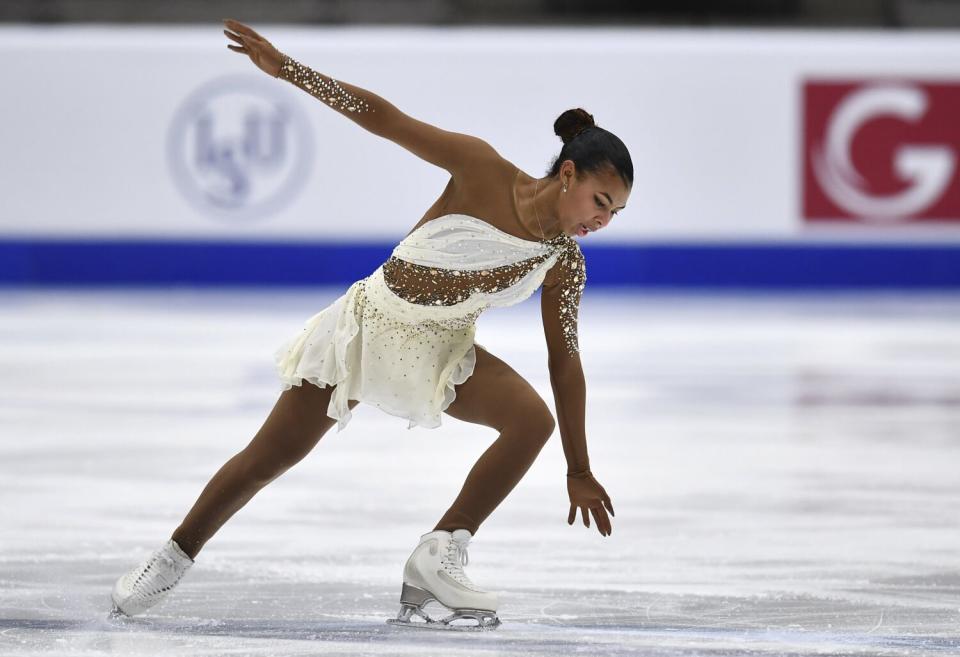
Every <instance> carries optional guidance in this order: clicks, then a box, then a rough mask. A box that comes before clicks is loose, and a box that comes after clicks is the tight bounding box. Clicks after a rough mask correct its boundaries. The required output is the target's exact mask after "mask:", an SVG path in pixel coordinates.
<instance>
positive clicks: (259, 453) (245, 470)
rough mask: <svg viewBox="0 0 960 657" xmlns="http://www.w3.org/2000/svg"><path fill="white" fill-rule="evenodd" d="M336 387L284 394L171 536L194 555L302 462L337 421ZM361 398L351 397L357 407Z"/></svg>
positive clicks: (303, 387)
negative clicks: (333, 412) (332, 409)
mask: <svg viewBox="0 0 960 657" xmlns="http://www.w3.org/2000/svg"><path fill="white" fill-rule="evenodd" d="M332 394H333V388H332V387H326V388H319V387H317V386H315V385H312V384H310V383H308V382H306V381H304V382H303V383H302V385H301V386H294V387H293V388H291V389H289V390H285V391H283V392H282V393H281V394H280V398H279V399H278V400H277V403H276V404H275V405H274V407H273V410H271V411H270V415H269V416H267V419H266V420H265V421H264V423H263V426H262V427H261V428H260V430H259V431H258V432H257V434H256V435H255V436H254V437H253V440H251V441H250V443H249V444H248V445H247V446H246V447H245V448H243V450H241V451H240V452H238V453H237V454H236V455H234V456H233V457H232V458H231V459H230V460H229V461H227V462H226V463H224V464H223V466H222V467H221V468H220V470H218V471H217V473H216V474H215V475H214V476H213V478H212V479H211V480H210V482H209V483H208V484H207V485H206V487H205V488H204V489H203V492H202V493H200V497H199V498H198V499H197V501H196V502H195V503H194V505H193V508H191V509H190V512H189V513H187V516H186V517H185V518H184V519H183V522H182V523H181V524H180V526H179V527H177V529H176V531H174V532H173V535H172V536H171V538H173V540H175V541H176V542H177V544H178V545H179V546H180V548H181V549H182V550H183V551H184V552H186V553H187V555H189V556H190V558H191V559H192V558H195V557H196V556H197V554H198V553H199V552H200V549H201V548H202V547H203V545H204V544H205V543H206V542H207V541H208V540H209V539H210V537H212V536H213V535H214V534H215V533H216V532H217V530H219V529H220V527H221V526H222V525H223V524H224V523H225V522H226V521H227V520H228V519H229V518H230V517H231V516H232V515H233V514H234V513H236V512H237V511H239V510H240V509H241V508H242V507H243V505H245V504H246V503H247V502H249V501H250V499H251V498H252V497H253V496H254V495H256V494H257V492H258V491H259V490H260V489H261V488H263V487H264V486H266V485H267V484H269V483H270V482H271V481H273V480H274V479H276V478H277V477H279V476H280V475H281V474H283V473H284V472H286V471H287V470H288V469H289V468H290V467H291V466H293V465H294V464H296V463H298V462H299V461H300V460H301V459H303V457H305V456H306V455H307V454H309V453H310V450H312V449H313V448H314V446H315V445H316V444H317V443H318V442H319V441H320V438H322V437H323V434H325V433H326V432H327V430H329V429H330V428H331V427H333V426H334V425H335V424H336V420H334V419H333V418H330V417H327V404H329V403H330V396H331V395H332ZM357 403H358V402H356V401H355V400H350V402H349V407H350V408H353V407H355V406H356V405H357Z"/></svg>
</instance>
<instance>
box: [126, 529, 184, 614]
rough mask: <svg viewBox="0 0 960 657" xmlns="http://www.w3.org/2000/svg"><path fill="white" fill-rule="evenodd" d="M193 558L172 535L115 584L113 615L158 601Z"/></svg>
mask: <svg viewBox="0 0 960 657" xmlns="http://www.w3.org/2000/svg"><path fill="white" fill-rule="evenodd" d="M192 565H193V559H191V558H190V557H188V556H187V555H186V553H185V552H184V551H183V550H181V549H180V546H179V545H177V544H176V542H175V541H174V540H173V539H170V540H168V541H167V542H166V544H164V546H163V547H162V548H160V549H159V550H157V551H156V552H154V553H153V554H151V555H150V556H149V557H148V558H147V560H146V561H144V562H143V563H142V564H140V565H139V566H137V567H136V568H134V569H133V570H131V571H130V572H128V573H127V574H126V575H123V576H122V577H120V579H118V580H117V583H116V584H114V585H113V593H112V594H111V596H110V597H111V598H112V599H113V611H111V612H110V616H111V617H112V618H122V617H124V616H133V615H134V614H139V613H142V612H144V611H146V610H147V609H149V608H150V607H152V606H153V605H155V604H157V603H158V602H160V601H161V600H163V598H164V597H165V596H166V595H167V593H169V592H170V590H171V589H172V588H173V587H174V586H176V585H177V583H178V582H179V581H180V579H181V578H182V577H183V574H184V573H185V572H187V569H189V568H190V566H192Z"/></svg>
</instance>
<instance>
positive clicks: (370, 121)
mask: <svg viewBox="0 0 960 657" xmlns="http://www.w3.org/2000/svg"><path fill="white" fill-rule="evenodd" d="M283 57H284V58H283V61H282V63H281V64H280V72H279V73H278V74H277V77H278V78H279V79H281V80H286V81H287V82H289V83H291V84H293V85H294V86H296V87H299V88H300V89H303V90H304V91H306V92H307V93H308V94H310V95H311V96H313V97H314V98H317V99H318V100H320V101H321V102H323V103H324V104H326V105H327V106H329V107H331V108H333V109H334V110H336V111H337V112H339V113H340V114H342V115H344V116H346V117H347V118H349V119H351V120H353V121H354V122H355V123H357V124H359V125H360V126H361V127H363V128H366V129H367V130H369V131H370V132H373V133H375V134H379V133H380V132H381V131H382V128H383V126H384V125H385V124H386V121H388V120H390V118H391V117H393V116H395V113H396V112H397V111H398V110H397V108H396V107H395V106H394V105H393V104H391V103H390V102H389V101H387V100H386V99H384V98H381V97H380V96H378V95H377V94H375V93H373V92H371V91H367V90H366V89H361V88H360V87H356V86H354V85H352V84H348V83H346V82H343V81H342V80H337V79H335V78H332V77H329V76H327V75H324V74H323V73H320V72H318V71H315V70H313V69H312V68H310V67H309V66H305V65H303V64H301V63H300V62H298V61H297V60H295V59H293V58H292V57H290V56H289V55H284V56H283Z"/></svg>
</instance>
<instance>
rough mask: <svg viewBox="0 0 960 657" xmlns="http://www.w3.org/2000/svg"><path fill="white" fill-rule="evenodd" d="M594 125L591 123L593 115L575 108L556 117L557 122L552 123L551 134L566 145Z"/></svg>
mask: <svg viewBox="0 0 960 657" xmlns="http://www.w3.org/2000/svg"><path fill="white" fill-rule="evenodd" d="M596 125H597V124H596V123H594V121H593V114H591V113H590V112H588V111H587V110H585V109H583V108H582V107H577V108H575V109H568V110H567V111H566V112H564V113H563V114H561V115H560V116H558V117H557V120H556V121H554V122H553V132H554V134H556V135H557V136H558V137H560V139H562V140H563V143H564V144H566V143H567V142H569V141H570V140H571V139H573V138H574V137H576V136H577V135H579V134H580V133H581V132H583V131H584V130H586V129H587V128H593V127H596Z"/></svg>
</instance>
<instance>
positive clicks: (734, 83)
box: [0, 24, 960, 242]
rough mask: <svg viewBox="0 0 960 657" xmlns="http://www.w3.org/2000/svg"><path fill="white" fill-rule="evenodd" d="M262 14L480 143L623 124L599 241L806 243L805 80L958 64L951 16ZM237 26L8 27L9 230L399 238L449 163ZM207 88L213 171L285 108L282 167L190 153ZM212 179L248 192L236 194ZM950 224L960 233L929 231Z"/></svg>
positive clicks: (332, 67)
mask: <svg viewBox="0 0 960 657" xmlns="http://www.w3.org/2000/svg"><path fill="white" fill-rule="evenodd" d="M254 27H255V28H256V29H258V30H259V31H261V33H262V34H264V36H266V37H267V38H269V39H270V40H271V41H272V42H273V43H274V44H275V45H276V46H277V47H278V48H280V49H281V50H282V51H284V52H286V53H288V54H290V55H291V56H293V57H295V58H297V59H298V60H300V61H302V62H303V63H305V64H307V65H309V66H311V67H313V68H315V69H317V70H319V71H321V72H323V73H326V74H329V75H331V76H334V77H336V78H338V79H343V80H345V81H347V82H350V83H352V84H356V85H358V86H360V87H363V88H366V89H368V90H370V91H373V92H374V93H377V94H379V95H381V96H383V97H384V98H386V99H387V100H389V101H391V102H393V103H394V104H395V105H397V106H398V107H399V108H400V109H402V110H404V111H405V112H407V113H408V114H410V115H412V116H414V117H416V118H418V119H421V120H423V121H427V122H430V123H434V124H436V125H438V126H440V127H442V128H445V129H449V130H454V131H459V132H466V133H471V134H475V135H477V136H480V137H482V138H484V139H486V140H487V141H489V142H490V143H491V144H493V145H494V146H495V147H496V148H497V149H498V150H499V151H500V152H501V153H502V154H503V155H504V156H505V157H507V158H508V159H510V160H511V161H513V162H515V163H516V164H518V166H520V167H521V168H523V169H524V170H525V171H527V172H528V173H530V174H532V175H543V173H545V170H546V167H547V165H548V164H549V161H550V159H551V158H552V157H553V156H554V155H555V154H557V153H558V152H559V149H560V146H561V144H560V140H559V139H558V138H557V137H555V136H554V135H553V131H552V122H553V120H554V119H555V118H556V116H557V115H559V113H560V112H562V111H563V110H565V109H568V108H570V107H576V106H582V107H584V108H585V109H587V110H588V111H590V112H592V113H593V114H594V116H595V117H596V120H597V122H598V123H599V125H601V126H603V127H606V128H609V129H610V130H611V131H613V132H614V133H615V134H617V135H618V136H619V137H620V138H621V139H623V140H624V142H625V143H626V144H627V145H628V147H629V148H630V149H631V152H632V155H633V160H634V166H635V170H636V180H635V184H634V189H633V194H632V196H631V199H630V202H629V203H628V208H627V210H626V211H625V212H623V213H622V215H621V216H620V217H619V218H618V221H617V223H618V226H617V231H616V232H615V234H609V235H604V234H602V233H601V234H598V235H597V236H595V237H594V238H592V239H593V240H599V241H601V242H602V241H604V240H614V241H617V242H623V241H636V242H641V241H645V240H651V239H668V240H675V241H683V240H692V241H697V240H701V241H704V240H706V241H723V240H744V239H751V240H765V239H772V240H791V239H795V238H799V237H801V236H803V237H804V238H805V239H809V238H810V237H811V236H810V234H806V235H801V233H802V230H801V226H800V220H799V218H798V215H799V200H798V194H799V189H800V183H799V171H798V169H799V166H800V165H799V155H798V148H799V147H798V143H797V142H798V131H799V117H798V113H799V106H798V95H799V93H800V85H801V83H802V81H803V79H805V78H807V77H810V76H813V77H819V78H824V77H831V76H841V77H849V76H853V77H857V76H877V75H906V76H919V77H921V78H923V79H937V78H952V77H954V76H956V74H957V66H956V64H957V62H958V61H960V40H958V39H957V38H956V35H955V34H954V33H937V32H924V33H913V34H904V33H898V34H891V33H882V34H881V33H871V32H832V33H821V34H814V33H805V32H789V31H776V32H761V31H746V30H711V31H696V30H650V29H613V28H585V29H577V30H572V29H554V28H549V29H536V30H529V29H522V28H503V27H496V28H469V29H459V28H449V27H443V28H428V27H399V28H396V27H389V28H339V27H310V28H292V27H287V26H283V27H281V26H270V25H255V26H254ZM227 42H228V40H227V39H226V37H225V36H224V35H223V34H222V32H221V26H220V25H219V24H211V25H207V26H190V27H129V28H114V27H110V28H106V27H102V26H71V27H61V26H48V27H3V28H0V53H2V54H3V57H4V61H6V62H7V65H6V66H4V67H3V68H2V70H0V84H2V88H3V89H4V97H5V99H6V102H5V104H4V110H3V119H2V121H0V143H3V144H4V150H5V157H4V158H3V161H2V164H0V179H2V180H3V199H4V200H3V205H2V209H0V237H16V236H29V237H37V238H43V237H71V236H77V237H103V238H117V237H119V238H124V237H148V238H149V237H152V236H156V237H165V238H178V239H183V238H186V239H193V238H196V239H218V240H222V239H231V240H234V239H236V240H253V241H256V240H277V239H287V238H289V239H300V238H309V239H314V240H331V241H337V240H350V239H357V240H370V241H380V240H383V239H387V238H389V239H395V238H398V237H400V236H402V235H403V234H405V233H406V232H407V231H408V230H409V229H410V227H412V226H413V225H414V223H416V221H417V220H418V219H419V218H420V217H421V216H422V214H423V212H424V211H425V210H426V208H428V207H429V206H430V205H431V204H432V202H433V201H434V199H435V198H436V197H437V196H438V195H439V193H440V192H441V191H442V189H443V187H444V185H445V183H446V181H447V177H448V176H447V173H446V172H445V171H443V170H441V169H438V168H436V167H433V166H432V165H430V164H429V163H426V162H424V161H422V160H419V159H418V158H416V157H415V156H413V155H412V154H410V153H408V152H407V151H405V150H403V149H402V148H400V147H399V146H396V145H395V144H392V143H391V142H389V141H387V140H384V139H381V138H379V137H376V136H374V135H372V134H370V133H368V132H366V131H364V130H363V129H362V128H360V127H359V126H357V125H354V124H352V123H351V122H350V121H349V119H347V118H345V117H343V116H340V115H339V114H337V113H336V112H334V111H332V110H330V109H329V108H327V107H325V106H324V105H323V104H322V103H320V102H319V101H317V100H315V99H314V98H312V97H310V96H308V95H307V94H305V93H304V92H302V91H300V90H299V89H296V88H295V87H293V86H292V85H289V84H288V83H286V82H283V81H279V80H274V79H272V78H270V77H269V76H267V75H266V74H264V73H262V72H260V71H259V70H258V69H256V68H255V67H254V66H253V64H252V63H251V62H250V61H249V60H248V59H247V58H245V57H242V56H239V55H237V54H236V53H233V52H231V51H229V50H228V49H227V48H226V43H227ZM248 85H254V86H248ZM225 89H226V91H225ZM231 89H232V90H233V92H236V93H241V92H240V91H238V90H241V89H242V90H243V91H242V93H241V95H240V96H231V95H230V93H228V92H229V91H230V90H231ZM243 94H247V95H243ZM211 98H213V99H215V100H216V103H215V104H214V105H212V106H213V107H214V109H213V110H212V111H213V114H212V116H213V119H212V121H213V123H212V125H213V129H214V131H215V132H216V130H221V131H224V132H223V134H219V133H218V134H217V135H215V136H216V137H217V138H218V139H219V138H222V139H221V141H217V140H216V139H214V141H212V142H210V143H209V144H208V145H210V146H211V150H210V151H209V153H219V154H220V156H222V157H220V159H217V160H216V161H217V162H218V166H220V167H222V168H221V169H217V171H225V170H227V169H229V164H230V162H231V160H230V157H232V156H230V153H231V152H232V151H229V150H223V151H222V152H221V151H216V148H221V147H223V148H227V147H228V146H229V145H230V143H232V142H231V141H230V140H231V139H232V140H233V141H234V142H235V141H236V139H238V138H239V137H238V136H237V135H238V134H239V133H236V134H233V133H231V130H234V129H235V128H236V125H240V123H236V125H234V124H232V123H231V121H233V122H238V121H240V120H241V117H240V116H239V115H238V114H237V112H240V114H242V112H241V111H240V108H242V107H249V106H250V105H251V103H252V104H253V105H256V104H257V103H260V104H266V105H268V106H270V107H280V106H282V107H284V108H286V110H285V111H287V112H288V113H289V116H288V117H287V118H288V119H289V123H288V124H284V125H286V126H287V128H286V130H287V131H288V132H285V133H284V134H285V135H286V138H287V140H286V144H287V145H286V150H285V151H284V152H283V153H282V155H281V156H280V157H279V159H276V158H275V159H273V160H271V162H272V164H271V166H274V169H271V170H270V171H271V173H263V171H262V170H260V169H257V170H253V169H251V170H244V169H243V167H237V168H236V169H235V170H233V171H232V172H231V174H230V176H229V181H230V184H229V185H227V186H226V187H227V189H224V183H223V181H222V180H221V181H219V182H217V181H213V182H211V181H210V180H209V179H208V178H205V177H204V176H203V175H200V174H198V173H197V171H195V170H191V169H190V167H191V164H190V163H191V162H194V160H193V159H192V158H191V155H195V153H192V152H191V151H190V148H192V146H190V144H194V145H195V144H196V141H195V137H196V135H197V130H198V128H197V125H198V121H199V118H198V117H199V114H190V112H189V111H188V108H190V107H197V106H196V105H191V100H190V99H193V101H197V99H200V101H198V102H200V103H201V104H202V103H203V102H210V103H212V102H213V101H212V100H211ZM251 99H252V100H251ZM184 117H186V118H184ZM225 117H226V118H225ZM231 135H232V136H231ZM232 147H237V146H236V143H233V146H232ZM211 157H212V156H211ZM211 161H213V160H211ZM278 163H279V164H278ZM178 172H179V173H178ZM258 172H259V173H258ZM225 175H226V174H225ZM244 190H248V191H247V193H248V196H245V197H244V196H243V193H244ZM251 190H252V191H251ZM218 194H225V195H226V196H227V197H229V198H231V199H234V201H233V202H236V203H237V204H238V207H240V209H239V210H230V209H224V208H223V207H222V204H223V203H224V201H223V200H222V199H219V197H217V195H218ZM231 194H232V195H233V196H231ZM238 195H239V196H238ZM210 196H213V197H216V198H218V199H219V200H218V201H217V203H220V205H216V204H212V203H210V202H209V198H208V197H210ZM205 199H206V200H205ZM238 199H239V200H238ZM244 203H247V204H248V205H249V207H248V208H247V209H244V208H245V207H246V206H244ZM217 208H219V209H217ZM247 210H249V211H247ZM911 235H912V233H911V232H910V231H906V232H902V233H897V238H898V239H901V238H904V237H911ZM930 235H931V233H930V231H919V232H917V234H915V235H912V237H911V238H913V237H915V238H917V239H926V238H928V237H930ZM945 235H946V236H948V237H950V239H956V237H957V234H956V231H955V229H954V231H953V232H950V233H944V231H942V230H939V231H934V233H933V237H934V239H937V240H940V239H943V238H944V236H945ZM856 236H857V239H873V238H874V237H875V235H873V234H871V233H867V234H861V233H859V232H858V233H857V235H856Z"/></svg>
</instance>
